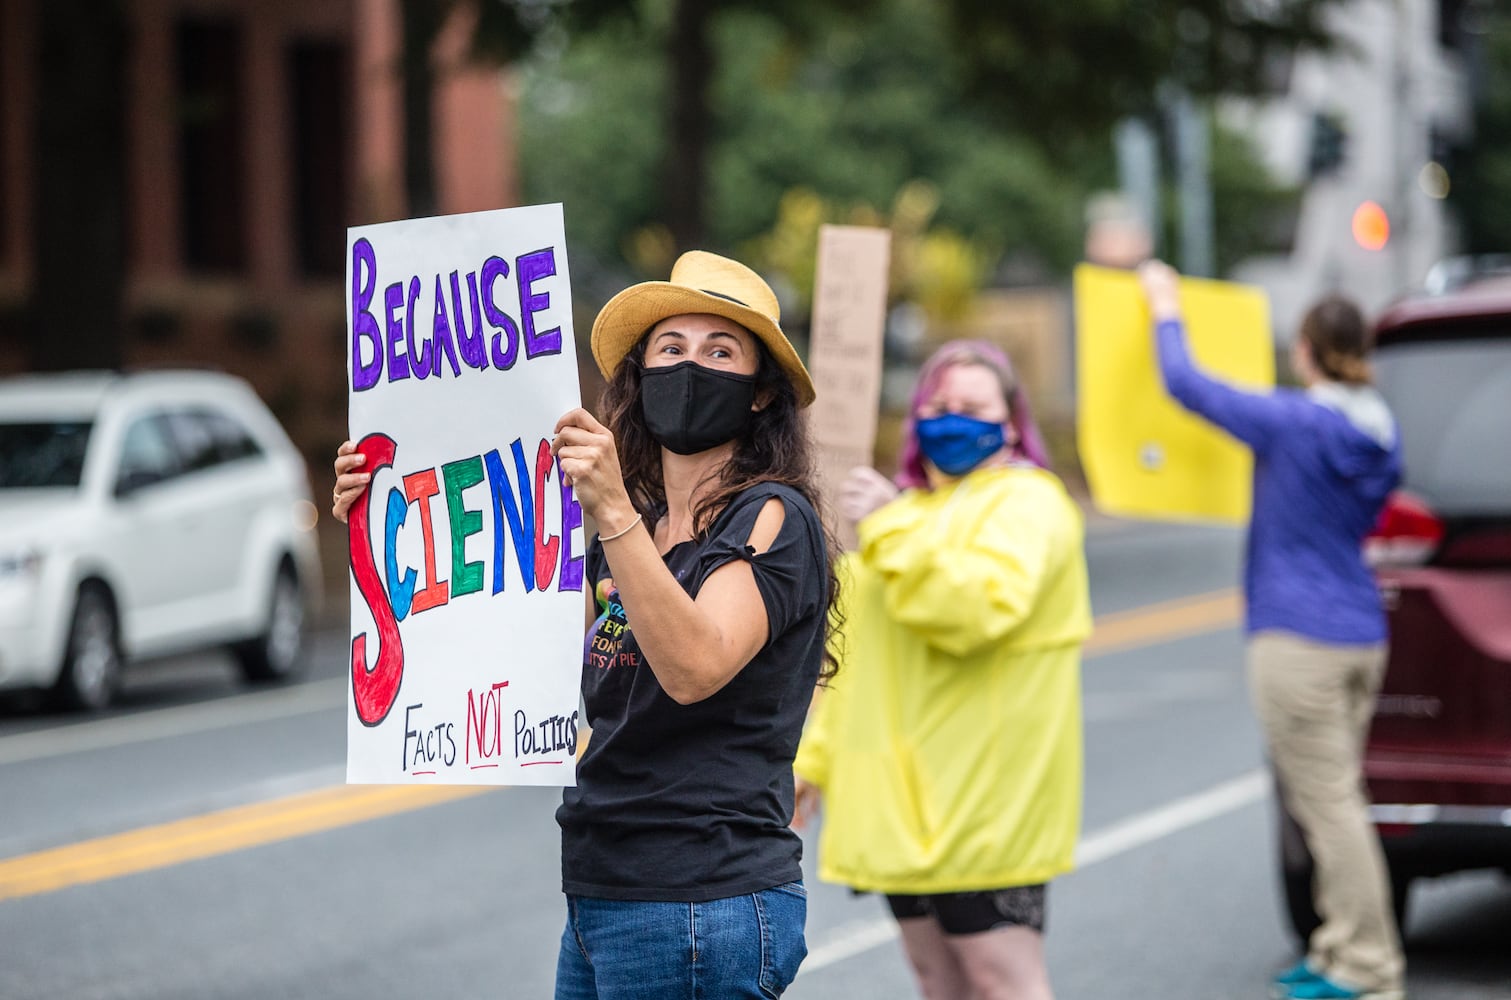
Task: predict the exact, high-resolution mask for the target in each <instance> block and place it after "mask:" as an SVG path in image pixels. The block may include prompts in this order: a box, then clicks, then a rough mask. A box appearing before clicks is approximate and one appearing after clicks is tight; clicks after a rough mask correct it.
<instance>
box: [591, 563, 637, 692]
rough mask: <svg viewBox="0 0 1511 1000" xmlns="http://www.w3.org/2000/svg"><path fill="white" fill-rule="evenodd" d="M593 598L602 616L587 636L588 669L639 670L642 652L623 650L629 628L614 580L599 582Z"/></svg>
mask: <svg viewBox="0 0 1511 1000" xmlns="http://www.w3.org/2000/svg"><path fill="white" fill-rule="evenodd" d="M593 596H594V597H595V598H596V599H597V601H598V607H599V608H600V612H599V615H598V617H597V619H595V620H594V622H593V627H592V629H590V630H589V632H588V638H587V645H586V648H584V649H583V659H584V660H585V661H586V662H587V663H588V665H589V666H592V667H596V668H597V669H599V670H612V669H613V668H615V667H620V666H625V667H636V666H639V664H640V652H639V651H638V650H637V649H635V648H634V647H633V646H632V647H631V648H629V649H623V648H621V647H622V646H623V645H624V637H625V635H626V634H627V633H628V632H629V630H630V626H629V623H628V622H627V621H625V618H624V605H623V604H620V603H619V588H618V587H616V586H614V578H613V577H610V576H606V577H604V578H603V579H601V580H599V581H598V587H597V588H596V589H595V590H594V592H593Z"/></svg>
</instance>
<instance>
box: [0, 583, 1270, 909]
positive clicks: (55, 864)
mask: <svg viewBox="0 0 1511 1000" xmlns="http://www.w3.org/2000/svg"><path fill="white" fill-rule="evenodd" d="M1241 610H1242V602H1241V600H1240V599H1239V595H1238V592H1237V591H1236V590H1222V591H1217V592H1214V593H1209V594H1199V595H1196V596H1195V597H1188V598H1182V599H1180V600H1175V601H1165V602H1163V603H1160V604H1151V605H1146V606H1145V607H1141V608H1134V609H1132V610H1130V611H1123V612H1118V613H1116V614H1109V615H1102V616H1100V617H1098V618H1097V620H1096V627H1095V630H1094V631H1093V632H1092V635H1091V638H1090V639H1089V640H1087V642H1086V646H1085V655H1086V656H1099V655H1105V654H1108V653H1115V652H1121V651H1125V650H1129V649H1135V648H1138V647H1140V646H1150V645H1154V644H1156V643H1160V642H1170V641H1173V640H1175V639H1181V638H1186V637H1188V636H1192V635H1198V634H1201V633H1203V632H1210V631H1213V630H1215V629H1218V628H1224V627H1227V626H1229V625H1232V624H1234V623H1236V622H1237V621H1238V619H1239V617H1240V615H1241ZM585 736H586V733H584V737H585ZM580 742H581V743H582V744H583V745H584V746H585V745H586V742H587V741H586V739H585V738H584V739H583V740H581V741H580ZM579 749H581V748H579ZM494 790H496V789H495V788H494V787H492V786H476V785H431V786H426V787H414V786H408V785H334V786H332V787H330V788H322V789H317V790H316V791H312V792H305V793H303V794H300V795H291V796H287V797H284V798H279V799H271V800H269V801H267V802H256V803H253V804H251V805H245V806H236V807H234V808H231V809H222V810H220V811H218V812H212V813H206V814H204V815H201V816H191V817H189V818H187V819H181V820H176V821H174V822H171V823H161V824H158V825H156V826H147V827H142V828H140V829H136V830H128V831H126V832H125V833H118V834H112V835H110V836H105V837H97V838H95V839H93V840H85V841H81V842H79V843H77V844H68V845H65V846H63V847H55V848H52V849H50V850H45V851H37V852H35V853H32V854H22V855H19V856H18V857H14V858H6V859H3V860H0V901H4V900H7V899H20V898H22V897H25V896H34V895H37V894H39V893H44V892H53V891H56V890H58V889H66V888H68V887H69V886H75V885H85V884H88V883H92V882H101V881H104V880H106V879H112V878H119V877H121V876H123V875H134V874H137V873H139V872H145V871H151V870H153V869H156V868H166V867H169V866H171V865H176V864H182V863H183V862H186V861H194V860H198V859H200V858H209V857H215V856H216V855H220V854H228V853H230V852H232V851H239V850H244V849H246V848H250V847H258V846H261V845H263V844H270V843H274V842H276V841H280V840H290V839H292V838H294V837H300V836H304V835H306V834H311V833H319V832H321V831H324V830H333V829H336V828H338V827H343V826H350V825H352V824H354V823H361V822H363V821H364V820H370V819H378V818H380V817H383V816H392V815H395V814H398V813H403V812H410V811H412V810H415V809H425V808H428V807H430V806H434V805H440V804H441V803H444V802H454V801H457V800H459V799H465V798H470V797H472V796H475V795H481V794H484V793H486V792H490V791H494Z"/></svg>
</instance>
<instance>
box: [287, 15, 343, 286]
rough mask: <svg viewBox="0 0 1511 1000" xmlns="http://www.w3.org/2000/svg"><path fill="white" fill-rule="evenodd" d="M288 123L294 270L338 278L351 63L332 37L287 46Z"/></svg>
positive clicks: (341, 46)
mask: <svg viewBox="0 0 1511 1000" xmlns="http://www.w3.org/2000/svg"><path fill="white" fill-rule="evenodd" d="M289 78H290V80H292V82H293V85H292V86H291V87H290V88H289V92H290V96H291V97H292V99H293V108H292V120H293V123H294V156H293V169H294V178H293V179H294V206H293V207H294V227H293V231H294V234H295V236H294V238H295V241H296V246H295V252H296V254H297V259H298V264H299V271H300V273H301V274H303V275H305V276H306V277H312V278H315V277H320V278H323V277H331V276H336V277H339V276H340V275H341V274H342V273H343V267H344V264H343V259H342V258H343V255H344V250H345V246H346V224H347V214H346V206H347V176H348V164H349V162H350V157H349V146H348V143H349V138H350V135H351V115H352V106H351V86H350V82H349V81H350V79H351V62H350V57H349V56H348V54H347V48H346V46H344V45H341V44H339V43H337V42H323V41H300V42H296V43H294V44H293V46H292V47H291V48H290V50H289Z"/></svg>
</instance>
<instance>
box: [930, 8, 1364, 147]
mask: <svg viewBox="0 0 1511 1000" xmlns="http://www.w3.org/2000/svg"><path fill="white" fill-rule="evenodd" d="M1345 2H1346V0H1270V2H1266V3H1233V2H1231V0H1079V2H1075V3H1046V2H1044V0H947V2H946V3H945V4H944V7H945V8H946V9H947V10H948V11H949V14H950V19H951V28H952V33H953V36H954V38H955V39H956V41H957V43H958V47H959V51H960V54H961V58H962V60H963V63H964V75H965V80H966V84H967V86H968V88H969V90H970V92H971V94H972V95H974V97H975V98H977V99H979V100H980V101H981V102H982V103H983V104H984V105H985V106H988V107H991V108H992V109H993V110H994V111H995V113H996V115H997V116H998V117H999V118H1000V119H1001V120H1003V121H1006V122H1011V123H1014V124H1016V125H1018V126H1019V127H1022V128H1024V129H1026V130H1027V131H1029V132H1030V133H1032V134H1034V135H1037V136H1039V137H1041V138H1043V139H1044V140H1046V141H1055V142H1059V141H1062V140H1063V139H1065V138H1068V137H1076V136H1086V135H1088V134H1101V133H1103V132H1105V131H1106V129H1108V128H1109V127H1111V125H1112V124H1113V123H1114V122H1116V121H1117V120H1118V119H1120V118H1122V117H1123V116H1124V115H1128V114H1137V113H1142V112H1148V111H1151V110H1153V108H1154V104H1155V95H1156V92H1157V90H1158V89H1159V88H1160V87H1161V86H1162V85H1167V84H1174V85H1178V86H1180V87H1183V88H1184V89H1186V90H1188V91H1190V92H1191V93H1193V94H1198V95H1217V94H1235V93H1260V92H1264V91H1265V90H1267V89H1269V88H1271V87H1272V86H1274V85H1275V84H1276V83H1277V82H1278V81H1279V79H1280V78H1281V77H1282V76H1283V75H1284V73H1283V70H1284V69H1285V67H1286V66H1287V65H1288V63H1289V60H1290V59H1291V57H1292V56H1293V55H1294V54H1295V53H1296V52H1297V51H1300V50H1305V49H1326V48H1328V47H1330V46H1332V45H1333V44H1334V37H1333V35H1332V34H1331V32H1330V31H1329V30H1328V28H1327V18H1328V17H1329V16H1330V15H1331V13H1332V12H1333V11H1335V10H1336V9H1338V8H1340V7H1342V6H1343V5H1344V3H1345Z"/></svg>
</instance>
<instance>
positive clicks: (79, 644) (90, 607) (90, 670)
mask: <svg viewBox="0 0 1511 1000" xmlns="http://www.w3.org/2000/svg"><path fill="white" fill-rule="evenodd" d="M121 665H122V664H121V635H120V622H119V620H118V619H117V617H116V613H115V604H114V603H113V602H112V601H111V599H110V592H109V591H107V590H106V589H105V588H104V587H103V586H101V585H99V584H85V585H84V586H82V587H80V588H79V596H78V600H77V601H76V602H75V603H74V608H73V621H72V623H71V624H70V625H69V630H68V645H67V647H66V649H65V650H64V654H63V671H62V673H61V674H59V675H58V682H57V685H56V687H54V689H53V693H54V695H55V697H56V699H57V701H58V702H59V703H60V704H61V705H62V706H63V707H65V708H70V709H82V710H84V711H88V712H97V711H99V710H100V709H102V708H105V707H106V706H107V705H109V704H110V702H111V700H112V699H113V698H114V697H115V694H116V691H117V690H118V689H119V688H120V684H121Z"/></svg>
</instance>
